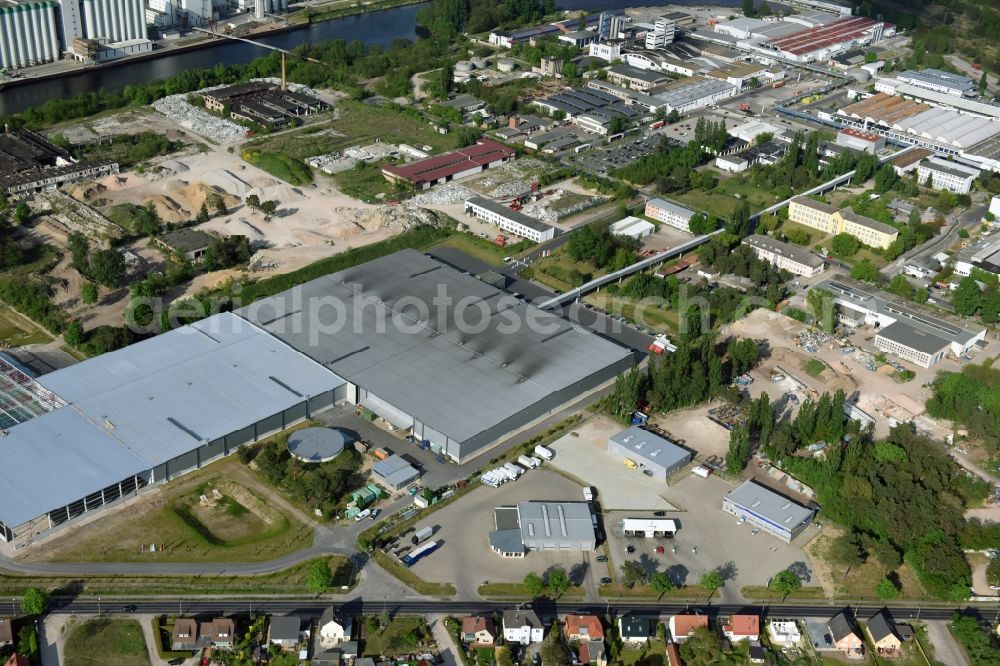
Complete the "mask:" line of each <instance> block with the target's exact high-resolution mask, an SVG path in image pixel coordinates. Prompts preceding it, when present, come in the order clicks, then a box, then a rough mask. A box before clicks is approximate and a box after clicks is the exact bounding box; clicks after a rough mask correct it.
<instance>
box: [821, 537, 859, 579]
mask: <svg viewBox="0 0 1000 666" xmlns="http://www.w3.org/2000/svg"><path fill="white" fill-rule="evenodd" d="M827 555H828V556H829V557H830V559H832V560H833V561H834V562H836V563H837V564H842V565H844V566H845V567H847V569H846V570H845V571H844V578H847V574H848V573H850V571H851V567H855V566H857V565H859V564H861V563H862V562H864V561H865V558H864V553H863V552H862V551H861V544H859V543H858V538H857V536H856V535H854V534H852V533H850V532H845V533H844V534H841V535H840V536H838V537H837V538H836V539H834V540H833V542H832V543H831V544H830V549H829V550H828V551H827Z"/></svg>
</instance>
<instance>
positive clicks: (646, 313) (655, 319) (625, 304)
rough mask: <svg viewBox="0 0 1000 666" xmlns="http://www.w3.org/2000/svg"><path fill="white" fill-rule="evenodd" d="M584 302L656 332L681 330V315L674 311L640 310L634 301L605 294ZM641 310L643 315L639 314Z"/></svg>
mask: <svg viewBox="0 0 1000 666" xmlns="http://www.w3.org/2000/svg"><path fill="white" fill-rule="evenodd" d="M584 300H585V301H586V302H588V303H593V304H594V305H596V306H597V307H599V308H601V309H602V310H604V311H605V312H610V313H612V314H620V315H621V316H623V317H625V318H626V319H628V320H629V321H633V322H636V323H638V324H641V325H643V326H646V327H647V328H651V329H653V330H654V331H660V332H663V333H676V332H677V331H679V330H680V315H679V314H678V313H677V312H674V311H673V310H667V309H664V308H660V307H654V306H643V307H642V308H639V307H638V306H637V305H636V303H635V302H633V301H630V300H628V299H625V298H618V297H616V296H608V295H607V293H604V292H598V293H594V294H590V295H588V296H586V297H585V298H584ZM640 310H641V313H640V312H639V311H640Z"/></svg>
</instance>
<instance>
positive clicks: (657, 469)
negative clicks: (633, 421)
mask: <svg viewBox="0 0 1000 666" xmlns="http://www.w3.org/2000/svg"><path fill="white" fill-rule="evenodd" d="M608 453H610V454H611V455H612V456H615V457H617V458H621V460H622V462H623V463H624V464H625V465H626V466H627V467H630V468H632V469H635V470H641V471H642V472H643V473H644V474H646V475H647V476H650V477H652V478H654V479H658V480H660V481H664V482H665V481H666V480H667V478H668V477H669V476H671V475H672V474H676V473H677V472H679V471H681V470H682V469H683V468H684V466H685V465H687V464H688V463H689V462H691V452H690V451H689V450H687V449H685V448H683V447H680V446H678V445H677V444H675V443H674V442H671V441H670V440H669V439H664V438H663V437H660V436H659V435H657V434H655V433H652V432H650V431H648V430H646V429H645V428H640V427H639V426H632V427H631V428H628V429H626V430H623V431H621V432H620V433H618V434H617V435H614V436H612V437H610V438H608Z"/></svg>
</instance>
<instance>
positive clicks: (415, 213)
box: [332, 202, 442, 231]
mask: <svg viewBox="0 0 1000 666" xmlns="http://www.w3.org/2000/svg"><path fill="white" fill-rule="evenodd" d="M332 212H333V214H334V215H335V216H337V217H341V218H343V219H345V220H347V221H348V222H349V223H352V224H355V225H357V226H358V227H360V228H361V229H362V230H364V231H378V230H383V229H384V230H389V231H406V230H407V229H411V228H413V227H419V226H423V225H430V226H435V227H436V226H440V225H441V223H442V220H441V217H440V216H439V215H438V214H437V213H435V212H434V211H432V210H428V209H426V208H419V207H417V206H414V205H411V204H410V203H409V202H407V204H405V205H401V206H377V207H375V208H343V207H341V208H334V209H333V211H332Z"/></svg>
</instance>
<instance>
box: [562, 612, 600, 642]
mask: <svg viewBox="0 0 1000 666" xmlns="http://www.w3.org/2000/svg"><path fill="white" fill-rule="evenodd" d="M565 634H566V640H569V641H580V642H584V641H603V640H604V627H603V626H601V619H600V618H599V617H597V616H596V615H567V616H566V629H565Z"/></svg>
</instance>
